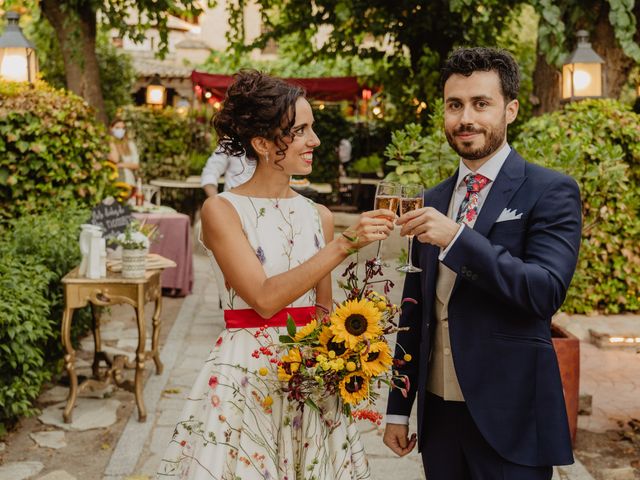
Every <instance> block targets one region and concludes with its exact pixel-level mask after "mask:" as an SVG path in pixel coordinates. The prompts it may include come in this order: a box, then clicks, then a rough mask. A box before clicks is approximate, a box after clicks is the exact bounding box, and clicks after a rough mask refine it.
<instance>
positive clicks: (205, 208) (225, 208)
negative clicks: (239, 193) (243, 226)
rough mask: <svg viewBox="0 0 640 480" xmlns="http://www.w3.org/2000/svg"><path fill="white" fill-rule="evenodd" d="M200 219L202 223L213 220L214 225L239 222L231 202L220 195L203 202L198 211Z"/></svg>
mask: <svg viewBox="0 0 640 480" xmlns="http://www.w3.org/2000/svg"><path fill="white" fill-rule="evenodd" d="M200 217H201V218H202V222H203V223H206V222H210V221H213V220H215V221H216V223H219V222H221V221H222V222H227V221H239V220H240V219H239V217H238V213H237V212H236V209H235V208H234V207H233V205H232V204H231V202H230V201H229V200H227V199H226V198H224V197H222V196H220V195H216V196H214V197H209V198H207V199H206V200H205V201H204V203H203V205H202V209H201V210H200Z"/></svg>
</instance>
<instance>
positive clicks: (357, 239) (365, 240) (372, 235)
mask: <svg viewBox="0 0 640 480" xmlns="http://www.w3.org/2000/svg"><path fill="white" fill-rule="evenodd" d="M395 219H396V214H395V213H393V212H392V211H391V210H386V209H378V210H371V211H369V212H363V213H361V214H360V216H359V217H358V220H357V221H356V223H354V224H353V225H351V226H350V227H349V228H347V229H346V230H345V231H344V232H342V237H343V238H344V239H346V240H348V242H349V243H350V245H349V248H355V249H359V248H362V247H364V246H366V245H369V244H370V243H372V242H377V241H379V240H384V239H386V238H387V237H388V236H389V235H390V234H391V231H392V230H393V222H394V220H395Z"/></svg>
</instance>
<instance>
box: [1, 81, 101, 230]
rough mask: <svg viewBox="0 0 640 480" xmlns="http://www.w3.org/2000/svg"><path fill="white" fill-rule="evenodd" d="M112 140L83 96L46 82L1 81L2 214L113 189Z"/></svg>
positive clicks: (87, 199)
mask: <svg viewBox="0 0 640 480" xmlns="http://www.w3.org/2000/svg"><path fill="white" fill-rule="evenodd" d="M108 144H109V142H108V141H107V136H106V132H105V129H104V127H103V126H102V125H100V124H99V123H97V122H96V120H95V118H94V114H93V111H92V110H91V109H90V108H89V107H88V106H87V104H86V103H85V102H84V101H83V100H82V99H81V98H79V97H77V96H75V95H73V94H71V93H68V92H65V91H62V90H56V89H54V88H52V87H50V86H49V85H47V84H46V83H44V82H38V83H36V85H35V86H31V85H28V84H26V83H23V84H21V83H15V82H4V81H0V219H2V218H4V219H6V218H14V217H17V216H20V215H24V214H32V213H38V212H43V211H49V210H54V209H55V208H58V207H63V208H64V207H65V206H67V205H80V206H90V205H92V204H95V203H97V202H99V201H100V200H102V198H104V197H105V196H107V195H110V194H111V193H112V190H111V189H112V186H111V181H110V180H109V175H110V174H111V173H112V171H111V169H108V168H106V155H107V153H108V150H107V148H108Z"/></svg>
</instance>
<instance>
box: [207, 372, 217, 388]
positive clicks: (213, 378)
mask: <svg viewBox="0 0 640 480" xmlns="http://www.w3.org/2000/svg"><path fill="white" fill-rule="evenodd" d="M218 383H220V382H219V381H218V377H216V376H215V375H212V376H211V377H210V378H209V386H210V387H211V388H216V387H217V386H218Z"/></svg>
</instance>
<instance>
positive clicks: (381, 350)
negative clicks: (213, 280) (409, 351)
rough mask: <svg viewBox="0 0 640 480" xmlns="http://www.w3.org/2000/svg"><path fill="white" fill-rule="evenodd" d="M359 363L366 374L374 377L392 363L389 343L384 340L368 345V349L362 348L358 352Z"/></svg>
mask: <svg viewBox="0 0 640 480" xmlns="http://www.w3.org/2000/svg"><path fill="white" fill-rule="evenodd" d="M365 352H366V353H365ZM360 363H361V364H362V371H363V372H364V373H365V374H366V375H370V376H372V377H375V376H376V375H380V374H382V373H384V372H385V371H387V370H388V369H389V367H391V364H392V363H393V358H392V357H391V351H390V350H389V345H387V344H386V342H375V343H372V344H371V345H370V346H369V351H367V350H366V349H364V350H363V351H362V352H361V353H360Z"/></svg>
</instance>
